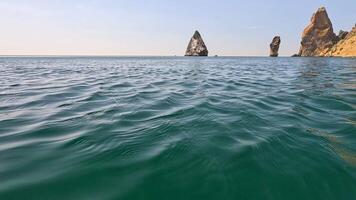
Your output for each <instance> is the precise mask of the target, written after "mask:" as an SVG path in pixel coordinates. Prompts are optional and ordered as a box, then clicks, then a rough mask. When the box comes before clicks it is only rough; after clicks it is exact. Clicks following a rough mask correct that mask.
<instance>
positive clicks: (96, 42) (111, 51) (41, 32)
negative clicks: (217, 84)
mask: <svg viewBox="0 0 356 200" xmlns="http://www.w3.org/2000/svg"><path fill="white" fill-rule="evenodd" d="M321 6H325V7H326V9H327V11H328V14H329V17H330V19H331V20H332V23H333V25H334V31H335V32H336V33H337V32H338V31H339V30H340V29H343V30H346V31H349V30H350V29H351V27H352V26H354V24H355V22H356V13H355V12H354V8H356V1H355V0H344V1H343V2H342V3H340V2H336V1H332V0H326V1H322V0H315V1H313V2H310V1H307V0H299V1H291V0H288V1H282V0H271V1H268V2H266V1H263V0H254V1H242V0H237V1H236V0H235V1H234V0H223V1H219V2H217V1H211V0H205V1H203V0H195V1H188V0H179V1H178V0H176V1H165V0H151V1H150V2H149V3H147V1H143V0H131V1H124V0H116V1H115V0H101V1H99V0H86V1H84V0H78V1H69V0H53V1H46V0H32V1H28V0H27V1H25V0H3V1H1V2H0V12H1V13H2V17H1V18H0V26H1V27H2V30H1V37H0V55H98V56H100V55H118V56H120V55H123V56H125V55H153V56H155V55H163V56H166V55H183V54H184V52H185V49H186V47H187V45H188V42H189V39H190V37H191V36H192V35H193V33H194V31H195V30H199V31H200V33H201V34H202V37H203V39H204V41H205V43H206V45H207V47H208V49H209V53H210V55H221V56H267V55H268V53H269V43H270V42H271V40H272V38H273V37H274V36H275V35H280V36H281V38H282V44H281V48H280V55H281V56H290V55H292V54H294V53H297V51H298V49H299V43H300V38H301V33H302V31H303V29H304V28H305V26H306V25H307V24H308V23H309V20H310V17H311V16H312V14H313V12H315V11H316V10H317V8H319V7H321Z"/></svg>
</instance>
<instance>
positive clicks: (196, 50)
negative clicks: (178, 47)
mask: <svg viewBox="0 0 356 200" xmlns="http://www.w3.org/2000/svg"><path fill="white" fill-rule="evenodd" d="M208 53H209V52H208V48H207V47H206V45H205V43H204V41H203V38H202V37H201V35H200V33H199V32H198V31H195V33H194V35H193V37H192V39H191V40H190V42H189V44H188V47H187V51H186V52H185V56H208Z"/></svg>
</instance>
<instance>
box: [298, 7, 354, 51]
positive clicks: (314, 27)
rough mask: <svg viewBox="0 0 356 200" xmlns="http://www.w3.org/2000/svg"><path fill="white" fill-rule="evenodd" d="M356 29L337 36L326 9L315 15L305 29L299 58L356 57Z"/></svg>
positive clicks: (341, 32) (318, 11)
mask: <svg viewBox="0 0 356 200" xmlns="http://www.w3.org/2000/svg"><path fill="white" fill-rule="evenodd" d="M355 35H356V28H355V27H354V28H353V29H352V31H351V32H350V33H348V32H345V31H340V34H339V35H338V36H336V35H335V33H334V30H333V26H332V23H331V21H330V19H329V16H328V14H327V12H326V9H325V8H324V7H322V8H319V9H318V10H317V11H316V13H314V14H313V17H312V19H311V22H310V24H309V25H308V26H307V27H306V28H305V29H304V31H303V34H302V42H301V47H300V50H299V53H298V54H297V55H298V56H340V57H348V56H356V47H355V46H356V42H355V40H356V36H355Z"/></svg>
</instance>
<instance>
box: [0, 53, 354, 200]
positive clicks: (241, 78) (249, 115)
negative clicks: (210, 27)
mask: <svg viewBox="0 0 356 200" xmlns="http://www.w3.org/2000/svg"><path fill="white" fill-rule="evenodd" d="M0 199H1V200H17V199H21V200H42V199H43V200H63V199H66V200H71V199H73V200H78V199H90V200H115V199H123V200H126V199H127V200H151V199H152V200H160V199H162V200H175V199H177V200H180V199H184V200H189V199H192V200H196V199H204V200H209V199H214V200H218V199H224V200H230V199H231V200H233V199H234V200H235V199H239V200H260V199H263V200H286V199H288V200H300V199H303V200H309V199H310V200H318V199H320V200H354V199H356V59H352V58H350V59H347V58H288V57H280V58H268V57H206V58H200V57H199V58H192V57H189V58H186V57H0Z"/></svg>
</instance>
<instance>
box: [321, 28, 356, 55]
mask: <svg viewBox="0 0 356 200" xmlns="http://www.w3.org/2000/svg"><path fill="white" fill-rule="evenodd" d="M326 56H338V57H356V26H355V27H353V28H352V30H351V32H350V33H348V34H347V35H346V36H345V37H344V39H341V40H340V41H339V42H338V43H337V44H336V45H334V46H333V47H332V48H331V49H330V51H329V52H328V53H326Z"/></svg>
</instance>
